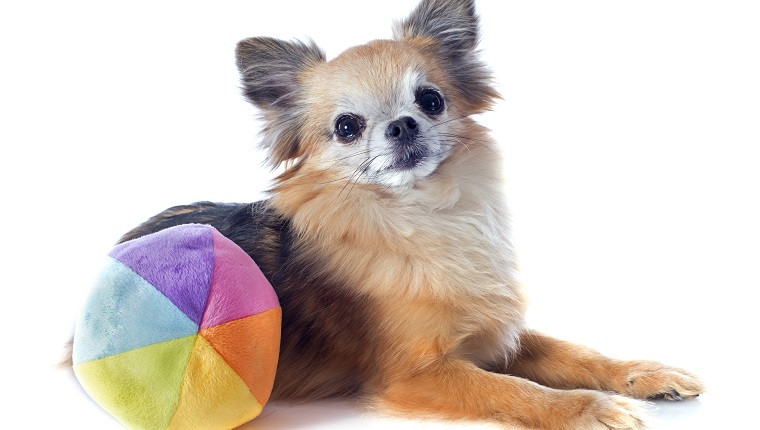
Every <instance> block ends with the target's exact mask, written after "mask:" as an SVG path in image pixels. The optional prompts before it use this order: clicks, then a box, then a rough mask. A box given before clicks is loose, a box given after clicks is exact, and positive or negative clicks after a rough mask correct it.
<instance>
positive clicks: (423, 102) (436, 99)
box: [417, 88, 444, 115]
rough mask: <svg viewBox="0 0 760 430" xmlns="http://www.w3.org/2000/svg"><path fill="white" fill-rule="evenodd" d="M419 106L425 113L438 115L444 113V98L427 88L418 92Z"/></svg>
mask: <svg viewBox="0 0 760 430" xmlns="http://www.w3.org/2000/svg"><path fill="white" fill-rule="evenodd" d="M417 105H418V106H419V107H420V108H421V109H422V110H424V111H425V112H427V113H429V114H433V115H437V114H439V113H441V111H443V106H444V102H443V96H442V95H441V93H439V92H438V91H436V90H434V89H432V88H425V89H423V90H420V91H418V92H417Z"/></svg>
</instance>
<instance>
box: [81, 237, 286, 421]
mask: <svg viewBox="0 0 760 430" xmlns="http://www.w3.org/2000/svg"><path fill="white" fill-rule="evenodd" d="M281 317H282V312H281V309H280V305H279V302H278V300H277V296H276V295H275V293H274V290H273V289H272V286H271V285H270V284H269V282H268V281H267V280H266V278H265V277H264V275H263V274H262V273H261V270H259V268H258V266H256V264H255V263H254V262H253V260H252V259H251V257H249V256H248V254H246V253H245V252H244V251H243V250H242V249H241V248H240V247H238V246H237V245H236V244H235V243H234V242H232V241H230V240H229V239H227V238H225V237H224V236H222V235H221V234H220V233H219V232H218V231H217V230H216V229H214V228H213V227H210V226H206V225H198V224H187V225H181V226H177V227H173V228H169V229H166V230H163V231H160V232H157V233H154V234H151V235H148V236H143V237H141V238H138V239H134V240H130V241H128V242H124V243H122V244H120V245H118V246H116V247H115V248H114V249H113V251H111V253H110V254H109V259H108V262H107V264H106V267H105V268H104V270H103V271H102V273H101V275H100V277H99V279H98V281H97V283H96V285H95V288H94V289H93V291H92V293H91V294H90V296H89V298H88V300H87V302H86V305H85V308H84V311H83V313H82V315H81V317H80V319H79V320H78V322H77V325H76V331H75V334H74V351H73V359H74V372H75V374H76V376H77V378H78V379H79V381H80V383H81V384H82V386H83V387H84V389H85V391H87V393H88V394H89V395H90V396H91V397H92V398H93V399H94V400H95V401H96V402H97V403H98V404H99V405H100V406H102V407H103V408H104V409H105V410H107V411H108V412H109V413H110V414H112V415H113V416H115V417H116V418H117V419H118V420H119V421H121V422H122V423H123V424H124V425H126V426H127V427H129V428H136V429H230V428H234V427H237V426H240V425H241V424H244V423H246V422H248V421H250V420H252V419H253V418H255V417H256V416H258V415H259V414H260V413H261V410H262V408H263V407H264V404H266V402H267V400H268V399H269V395H270V394H271V392H272V384H273V382H274V375H275V370H276V368H277V359H278V354H279V345H280V323H281Z"/></svg>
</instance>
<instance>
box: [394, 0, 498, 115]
mask: <svg viewBox="0 0 760 430" xmlns="http://www.w3.org/2000/svg"><path fill="white" fill-rule="evenodd" d="M479 27H480V26H479V22H478V16H477V14H476V13H475V1H474V0H422V2H420V4H419V5H418V6H417V8H416V9H415V10H414V11H413V12H412V13H411V14H410V15H409V16H408V17H407V18H406V19H405V20H403V21H401V22H398V23H396V24H395V26H394V28H393V35H394V37H395V38H396V39H413V38H425V39H432V40H433V41H435V45H436V52H435V53H434V55H435V57H436V58H439V59H440V60H441V61H442V62H443V63H444V65H445V66H446V69H448V70H449V71H450V73H451V74H452V78H453V79H454V81H455V84H456V85H458V86H459V87H460V89H461V91H462V96H463V97H464V99H465V100H467V101H469V102H470V103H472V105H473V107H479V109H478V110H483V109H487V108H488V107H489V106H490V105H491V103H493V100H494V99H495V98H498V97H499V94H498V93H497V92H496V90H494V89H493V88H492V86H491V80H492V77H491V72H490V71H489V70H488V68H487V67H486V66H485V64H484V63H483V62H482V61H480V60H479V59H478V52H477V46H478V41H479V39H480V29H479Z"/></svg>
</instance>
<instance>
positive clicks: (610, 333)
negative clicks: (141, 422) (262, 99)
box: [0, 0, 760, 430]
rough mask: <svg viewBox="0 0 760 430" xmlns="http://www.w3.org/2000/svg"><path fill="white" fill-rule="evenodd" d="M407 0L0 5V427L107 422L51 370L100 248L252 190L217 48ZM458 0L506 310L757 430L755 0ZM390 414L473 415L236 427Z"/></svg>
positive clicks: (330, 32)
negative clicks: (513, 252) (687, 384)
mask: <svg viewBox="0 0 760 430" xmlns="http://www.w3.org/2000/svg"><path fill="white" fill-rule="evenodd" d="M415 3H416V2H415V0H384V1H382V2H367V1H362V2H346V1H338V0H329V1H320V2H299V1H292V0H278V1H271V2H260V1H253V0H251V1H248V2H242V1H235V2H232V1H228V2H215V3H213V4H212V2H200V1H181V2H180V1H171V2H169V1H162V2H156V1H150V2H148V1H130V2H90V3H87V2H82V1H66V2H55V1H47V2H44V1H43V2H31V1H30V2H3V3H2V4H0V145H1V146H0V148H2V153H1V154H2V155H1V156H0V184H1V185H0V186H1V187H2V188H0V189H1V190H2V200H0V202H1V203H0V204H2V210H1V212H0V221H2V224H1V225H2V226H3V228H4V231H3V235H2V243H3V245H4V246H2V248H0V249H2V251H0V252H1V253H2V254H1V255H0V262H2V263H1V264H2V269H3V274H4V282H3V290H4V299H3V300H2V303H3V304H4V306H3V308H4V311H3V312H2V313H1V316H0V318H2V321H0V322H1V323H2V327H3V328H4V330H3V331H4V336H3V338H4V342H3V349H2V354H0V360H1V361H0V364H2V369H4V371H5V372H6V375H5V376H4V377H3V378H2V387H3V392H4V394H5V395H6V398H8V397H10V401H8V400H6V401H5V408H3V409H4V410H5V412H4V413H3V414H2V416H0V419H2V420H5V423H3V424H5V425H3V424H0V427H6V428H8V427H10V428H15V427H23V428H47V427H53V426H54V427H56V428H98V429H102V428H118V426H117V425H116V424H115V422H114V421H113V420H111V419H110V417H108V415H106V414H105V413H103V412H101V411H100V410H99V409H98V408H97V406H95V405H94V403H92V402H91V401H89V400H88V398H87V397H86V395H85V394H83V393H82V392H81V391H80V390H79V388H78V387H77V385H76V383H75V382H74V380H73V378H72V377H71V376H69V375H68V374H67V373H65V372H60V371H55V370H53V364H54V363H55V361H56V360H57V357H58V354H59V350H60V347H61V345H62V344H63V343H64V342H65V340H66V339H67V338H68V336H69V335H70V333H71V330H72V326H73V322H74V319H75V317H76V314H77V313H78V309H79V307H80V306H81V303H82V301H83V300H84V297H85V296H86V294H87V291H88V289H89V287H90V284H91V282H92V279H93V278H94V276H95V274H96V272H97V271H98V270H99V267H100V264H101V261H102V256H103V255H104V254H105V253H106V252H108V250H109V249H110V247H111V246H112V244H113V243H114V242H115V240H116V239H117V238H118V237H119V236H120V235H121V234H122V233H123V232H125V231H126V230H128V229H129V228H131V227H132V226H134V225H135V224H137V223H138V222H140V221H142V220H143V219H145V218H147V217H148V216H150V215H152V214H154V213H156V212H158V211H160V210H162V209H164V208H165V207H168V206H171V205H174V204H180V203H188V202H192V201H197V200H214V201H253V200H256V199H258V198H260V197H261V191H262V190H264V189H266V187H267V185H268V179H269V178H270V176H271V175H270V174H269V172H268V171H267V170H266V169H263V168H262V167H261V160H262V156H261V154H259V153H258V152H257V151H256V149H255V142H256V133H257V127H258V124H257V122H256V121H255V119H254V118H255V115H256V112H255V109H254V108H253V107H251V106H250V105H248V104H247V103H245V102H244V101H243V99H242V97H241V96H240V94H239V89H238V86H239V83H238V77H237V71H236V70H235V63H234V58H233V50H234V46H235V43H236V42H237V41H238V40H239V39H242V38H245V37H248V36H255V35H269V36H275V37H280V38H286V39H290V38H295V37H297V38H305V37H312V38H313V39H314V40H315V41H317V43H319V44H320V45H321V46H322V47H323V48H324V49H325V50H326V51H327V53H328V56H330V57H333V56H335V55H337V54H338V53H339V52H340V51H341V50H342V49H344V48H346V47H348V46H352V45H356V44H360V43H363V42H364V41H366V40H369V39H373V38H385V37H390V23H391V20H392V19H399V18H403V17H404V16H405V15H406V13H407V12H408V11H410V10H411V9H412V8H413V6H414V5H415ZM478 6H479V11H480V14H481V16H482V26H483V44H482V48H483V50H484V52H483V55H484V57H485V58H486V60H487V61H488V62H489V63H490V64H491V65H492V67H493V70H494V71H495V74H496V77H497V81H498V83H499V89H500V91H501V93H502V94H503V96H504V100H503V102H501V103H500V104H499V106H498V107H497V109H496V110H495V112H493V113H492V114H489V115H486V116H484V117H483V118H482V121H483V123H485V124H486V125H487V126H488V127H489V128H491V129H492V130H493V132H494V135H495V136H496V137H497V139H498V140H499V141H500V142H501V143H502V144H503V146H504V153H505V156H504V164H505V169H506V174H507V177H508V178H509V183H508V184H507V189H508V193H509V196H510V205H511V208H512V212H513V215H514V216H513V230H514V235H515V240H516V245H517V247H518V252H519V258H520V262H521V278H522V280H523V281H524V283H525V285H526V286H527V289H528V291H529V294H530V296H531V298H532V307H531V310H530V313H529V321H530V323H531V325H532V326H534V327H535V328H538V329H540V330H542V331H544V332H547V333H550V334H552V335H556V336H557V337H560V338H565V339H568V340H574V341H577V342H580V343H584V344H587V345H590V346H592V347H594V348H596V349H599V350H601V351H602V352H604V353H607V354H610V355H614V356H616V357H621V358H650V359H657V360H660V361H664V362H667V363H670V364H673V365H677V366H682V367H684V368H687V369H689V370H691V371H693V372H695V373H698V374H700V375H701V376H702V377H703V378H704V380H705V381H706V383H707V385H708V388H709V390H710V391H709V392H708V393H707V394H705V395H703V396H702V397H701V398H700V399H698V400H696V401H690V402H685V403H681V404H666V403H657V407H658V409H657V410H656V411H655V412H654V413H653V416H652V419H651V421H652V428H654V429H717V428H721V429H724V428H725V429H727V428H751V427H752V426H753V425H757V421H756V420H755V419H754V416H755V414H756V410H754V407H752V406H751V405H754V404H756V403H757V402H756V400H755V398H754V395H755V391H756V390H757V387H758V386H760V379H759V378H758V376H757V363H758V362H760V360H759V359H758V358H759V357H758V353H757V344H758V328H759V327H760V324H759V323H760V318H759V317H758V299H757V290H758V287H760V275H758V267H759V265H758V261H760V251H759V250H758V241H759V240H760V229H759V228H758V222H759V220H760V204H759V197H758V196H759V194H760V193H758V185H760V173H758V170H759V169H758V164H759V162H760V157H758V155H757V154H758V145H760V84H759V82H760V79H758V77H760V30H759V28H760V26H759V25H758V22H760V13H759V12H758V6H757V3H756V2H753V1H745V2H742V1H730V0H722V1H718V0H715V1H694V0H688V1H687V0H684V1H670V0H652V1H649V0H640V1H636V2H610V1H602V0H599V1H591V0H578V1H573V2H565V1H544V2H515V1H504V2H502V1H499V2H497V1H480V2H479V3H478ZM9 424H10V425H9ZM391 424H392V425H393V426H395V428H398V429H404V428H409V429H423V428H425V429H427V428H429V429H439V428H480V427H478V426H476V425H475V424H466V423H459V424H456V425H453V424H452V425H447V424H445V423H437V422H427V423H418V422H413V421H399V420H389V419H386V418H382V417H375V416H370V415H367V414H365V413H363V412H362V411H361V410H359V409H358V408H357V407H356V406H355V405H353V404H352V403H350V402H348V403H346V402H322V403H317V404H311V405H302V406H298V407H291V406H287V405H270V407H268V408H267V410H266V411H265V413H264V414H263V416H262V417H260V418H259V419H257V420H256V421H254V422H253V423H251V424H249V425H248V426H246V428H250V429H258V430H269V429H280V428H294V429H304V430H311V429H328V428H329V429H354V428H357V427H358V426H362V428H366V429H381V428H388V426H389V425H391Z"/></svg>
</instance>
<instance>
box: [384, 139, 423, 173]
mask: <svg viewBox="0 0 760 430" xmlns="http://www.w3.org/2000/svg"><path fill="white" fill-rule="evenodd" d="M394 156H395V157H394V158H395V161H394V162H393V163H392V164H391V165H390V166H388V167H387V170H402V171H403V170H413V169H416V168H417V167H419V165H420V164H422V163H424V162H425V161H426V160H427V159H428V158H429V157H430V151H429V150H428V149H427V148H425V147H419V146H416V145H415V146H413V147H401V148H397V149H396V150H395V151H394Z"/></svg>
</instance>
